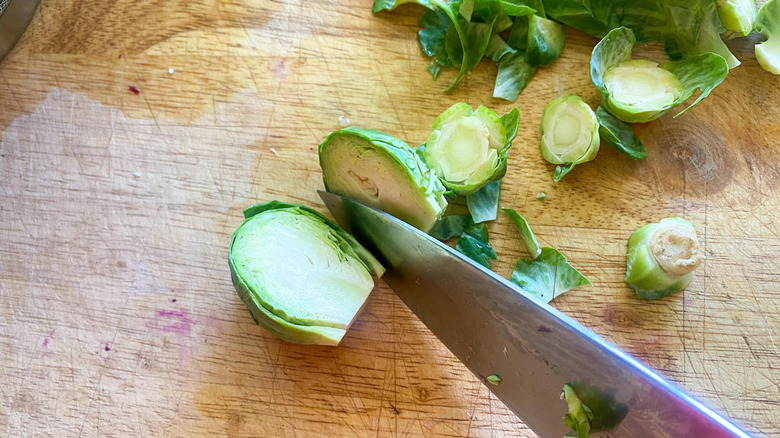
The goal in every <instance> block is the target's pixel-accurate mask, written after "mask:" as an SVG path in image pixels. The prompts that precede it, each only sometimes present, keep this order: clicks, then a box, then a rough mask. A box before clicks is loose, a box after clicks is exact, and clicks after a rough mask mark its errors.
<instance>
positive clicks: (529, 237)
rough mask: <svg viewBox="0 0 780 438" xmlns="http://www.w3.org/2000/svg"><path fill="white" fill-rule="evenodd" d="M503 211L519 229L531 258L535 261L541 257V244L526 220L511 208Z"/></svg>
mask: <svg viewBox="0 0 780 438" xmlns="http://www.w3.org/2000/svg"><path fill="white" fill-rule="evenodd" d="M501 210H503V211H504V213H506V214H507V216H509V218H510V219H512V222H514V224H515V227H517V231H519V232H520V236H521V237H522V238H523V243H524V244H525V247H526V248H527V249H528V253H529V254H530V255H531V258H532V259H535V258H537V257H539V255H540V254H541V253H542V250H541V249H540V248H539V242H538V241H537V240H536V236H534V232H533V231H531V226H530V225H528V221H526V220H525V218H524V217H523V216H521V215H520V213H518V212H516V211H515V210H512V209H511V208H502V209H501Z"/></svg>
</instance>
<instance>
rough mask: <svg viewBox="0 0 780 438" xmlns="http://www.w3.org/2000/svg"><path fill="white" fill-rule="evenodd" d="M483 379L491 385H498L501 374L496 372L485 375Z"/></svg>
mask: <svg viewBox="0 0 780 438" xmlns="http://www.w3.org/2000/svg"><path fill="white" fill-rule="evenodd" d="M485 380H487V382H488V383H490V384H491V385H496V386H498V385H500V384H501V376H499V375H498V374H493V375H491V376H487V377H485Z"/></svg>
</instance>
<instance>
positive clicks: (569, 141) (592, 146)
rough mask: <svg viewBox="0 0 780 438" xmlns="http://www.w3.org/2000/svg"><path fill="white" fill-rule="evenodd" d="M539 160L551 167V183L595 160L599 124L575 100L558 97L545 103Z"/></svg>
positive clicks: (586, 105)
mask: <svg viewBox="0 0 780 438" xmlns="http://www.w3.org/2000/svg"><path fill="white" fill-rule="evenodd" d="M541 132H542V142H541V145H542V156H543V157H544V159H545V160H547V161H549V162H550V163H552V164H561V165H562V166H558V168H557V169H556V170H555V177H554V179H555V181H560V179H561V178H563V176H564V175H566V174H567V173H569V171H570V170H571V169H572V168H573V167H574V165H575V164H580V163H585V162H588V161H591V160H592V159H594V158H596V154H597V153H598V151H599V122H598V120H597V119H596V114H594V113H593V110H592V109H590V107H589V106H588V104H586V103H585V102H583V101H582V99H581V98H580V97H579V96H575V95H569V96H564V97H560V98H558V99H555V100H553V101H552V102H550V103H548V104H547V106H546V107H544V112H543V113H542V125H541Z"/></svg>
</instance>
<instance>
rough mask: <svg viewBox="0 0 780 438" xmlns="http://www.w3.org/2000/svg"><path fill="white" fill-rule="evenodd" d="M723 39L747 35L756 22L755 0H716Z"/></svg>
mask: <svg viewBox="0 0 780 438" xmlns="http://www.w3.org/2000/svg"><path fill="white" fill-rule="evenodd" d="M717 2H718V15H719V16H720V21H721V23H722V24H723V27H725V28H726V32H724V33H723V34H722V36H723V39H726V40H729V39H732V38H738V37H743V36H747V35H748V34H750V32H752V31H753V25H754V24H755V22H756V0H717Z"/></svg>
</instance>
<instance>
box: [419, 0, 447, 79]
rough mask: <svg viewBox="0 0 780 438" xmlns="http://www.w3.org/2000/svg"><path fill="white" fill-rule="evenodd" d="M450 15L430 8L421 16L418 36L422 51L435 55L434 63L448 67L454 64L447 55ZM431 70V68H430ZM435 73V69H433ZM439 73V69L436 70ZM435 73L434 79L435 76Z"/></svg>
mask: <svg viewBox="0 0 780 438" xmlns="http://www.w3.org/2000/svg"><path fill="white" fill-rule="evenodd" d="M450 23H451V21H450V17H448V16H447V13H445V12H444V11H443V10H441V9H438V8H437V9H434V10H428V11H425V12H423V14H422V15H421V16H420V30H419V31H418V32H417V37H418V39H419V40H420V47H421V48H422V51H423V52H424V53H425V54H426V55H428V56H431V57H433V65H434V66H440V67H448V66H450V65H452V63H451V62H450V58H449V55H447V46H446V41H447V29H449V27H450ZM429 71H430V69H429ZM431 73H432V74H433V71H431ZM436 75H438V70H436ZM436 75H434V79H435V76H436Z"/></svg>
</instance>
